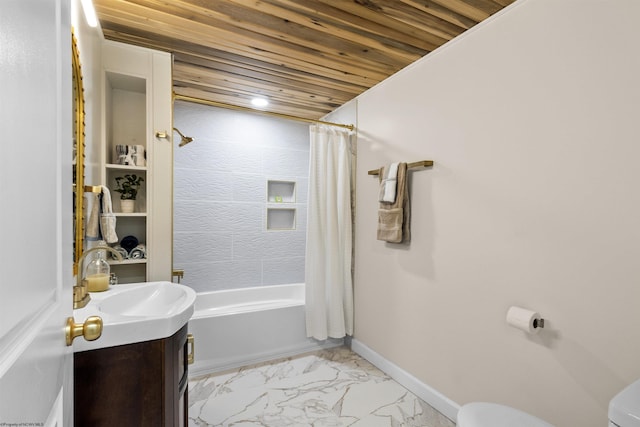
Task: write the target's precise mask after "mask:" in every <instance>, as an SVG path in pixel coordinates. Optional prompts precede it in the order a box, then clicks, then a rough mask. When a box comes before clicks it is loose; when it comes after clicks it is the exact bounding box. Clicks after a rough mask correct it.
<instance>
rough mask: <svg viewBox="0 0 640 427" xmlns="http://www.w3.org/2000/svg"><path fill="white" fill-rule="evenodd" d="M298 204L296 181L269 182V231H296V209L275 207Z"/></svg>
mask: <svg viewBox="0 0 640 427" xmlns="http://www.w3.org/2000/svg"><path fill="white" fill-rule="evenodd" d="M295 202H296V183H295V181H275V180H268V181H267V224H266V226H267V230H269V231H276V230H280V231H282V230H295V229H296V208H295V207H284V206H274V205H275V204H277V205H281V204H287V203H295Z"/></svg>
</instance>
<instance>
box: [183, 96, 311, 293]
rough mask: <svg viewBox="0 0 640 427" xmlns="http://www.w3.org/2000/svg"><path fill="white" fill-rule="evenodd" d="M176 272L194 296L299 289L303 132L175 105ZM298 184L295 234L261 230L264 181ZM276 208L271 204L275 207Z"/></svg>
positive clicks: (275, 122) (287, 124)
mask: <svg viewBox="0 0 640 427" xmlns="http://www.w3.org/2000/svg"><path fill="white" fill-rule="evenodd" d="M174 115H175V118H174V123H175V126H176V127H177V128H178V129H180V130H181V131H182V132H183V133H185V134H186V135H189V136H193V137H195V140H194V142H192V143H191V144H189V145H186V146H184V147H181V148H176V149H175V151H174V266H175V268H183V269H185V277H184V279H183V281H182V283H183V284H185V285H187V286H191V287H192V288H194V289H195V290H196V291H197V292H206V291H214V290H222V289H235V288H243V287H252V286H262V285H277V284H288V283H301V282H304V252H305V242H306V240H305V239H306V217H307V209H306V203H307V185H308V174H309V172H308V169H309V127H308V125H306V124H301V123H297V122H291V121H287V120H279V119H273V118H270V117H264V116H260V115H256V114H251V113H245V112H238V111H231V110H225V109H221V108H215V107H209V106H203V105H197V104H192V103H185V102H176V104H175V108H174ZM269 180H280V181H292V182H296V200H295V203H278V205H282V207H287V208H295V209H296V228H295V230H284V231H267V230H266V219H267V218H266V215H267V209H266V208H267V182H268V181H269ZM273 205H274V204H269V206H273Z"/></svg>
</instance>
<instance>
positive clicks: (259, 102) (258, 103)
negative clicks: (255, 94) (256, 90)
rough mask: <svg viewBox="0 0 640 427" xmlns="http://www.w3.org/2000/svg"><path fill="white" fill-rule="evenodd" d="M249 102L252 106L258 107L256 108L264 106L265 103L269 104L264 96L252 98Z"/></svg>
mask: <svg viewBox="0 0 640 427" xmlns="http://www.w3.org/2000/svg"><path fill="white" fill-rule="evenodd" d="M251 104H252V105H253V106H254V107H258V108H264V107H266V106H267V105H269V101H268V100H267V99H266V98H253V99H252V100H251Z"/></svg>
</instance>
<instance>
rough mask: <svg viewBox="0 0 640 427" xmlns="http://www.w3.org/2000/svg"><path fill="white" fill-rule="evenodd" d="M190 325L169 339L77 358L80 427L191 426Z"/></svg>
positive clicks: (77, 422)
mask: <svg viewBox="0 0 640 427" xmlns="http://www.w3.org/2000/svg"><path fill="white" fill-rule="evenodd" d="M187 355H188V349H187V326H186V325H185V326H184V327H183V328H182V329H180V330H179V331H178V332H176V333H175V334H174V335H173V336H171V337H169V338H164V339H159V340H153V341H146V342H141V343H135V344H127V345H122V346H117V347H108V348H103V349H98V350H89V351H83V352H79V353H76V354H74V424H75V426H77V427H101V426H104V427H114V426H118V427H126V426H132V427H144V426H148V427H160V426H167V427H168V426H186V425H188V421H187V420H188V398H187V388H188V387H187V382H188V380H187V376H188V368H187Z"/></svg>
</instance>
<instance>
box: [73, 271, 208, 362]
mask: <svg viewBox="0 0 640 427" xmlns="http://www.w3.org/2000/svg"><path fill="white" fill-rule="evenodd" d="M195 300H196V293H195V291H194V290H193V289H191V288H189V287H187V286H183V285H178V284H175V283H171V282H145V283H131V284H127V285H116V286H112V287H111V288H110V289H109V290H108V291H105V292H96V293H91V301H89V304H87V306H86V307H84V308H81V309H78V310H74V313H73V314H74V317H75V319H76V321H78V322H84V320H85V319H86V318H87V317H89V316H100V317H101V318H102V322H103V327H102V336H101V337H100V338H98V339H97V340H95V341H86V340H84V339H81V338H79V339H76V340H74V341H73V349H74V352H79V351H86V350H94V349H99V348H105V347H114V346H118V345H124V344H132V343H136V342H143V341H151V340H155V339H161V338H167V337H170V336H171V335H173V334H174V333H176V332H177V331H178V330H180V328H182V327H183V326H184V325H185V324H186V323H187V322H188V321H189V319H190V318H191V316H192V315H193V310H194V308H193V307H194V303H195Z"/></svg>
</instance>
